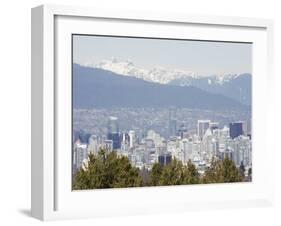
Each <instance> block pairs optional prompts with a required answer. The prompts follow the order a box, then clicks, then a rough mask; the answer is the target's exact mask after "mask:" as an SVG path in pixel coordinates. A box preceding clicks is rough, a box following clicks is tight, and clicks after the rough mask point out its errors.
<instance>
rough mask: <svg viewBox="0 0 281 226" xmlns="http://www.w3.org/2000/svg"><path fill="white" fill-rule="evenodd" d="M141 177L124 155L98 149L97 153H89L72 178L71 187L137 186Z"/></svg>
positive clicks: (139, 184) (140, 181)
mask: <svg viewBox="0 0 281 226" xmlns="http://www.w3.org/2000/svg"><path fill="white" fill-rule="evenodd" d="M141 185H142V179H141V177H140V175H139V170H138V169H137V168H136V167H133V166H132V165H131V163H130V161H129V159H128V158H127V157H125V156H118V155H117V153H116V152H110V153H107V152H106V151H105V150H100V151H99V153H98V155H94V154H90V155H89V158H88V162H87V164H85V165H84V167H82V168H81V169H80V170H79V171H78V172H77V173H76V176H75V178H74V183H73V189H75V190H76V189H79V190H80V189H94V188H124V187H139V186H141Z"/></svg>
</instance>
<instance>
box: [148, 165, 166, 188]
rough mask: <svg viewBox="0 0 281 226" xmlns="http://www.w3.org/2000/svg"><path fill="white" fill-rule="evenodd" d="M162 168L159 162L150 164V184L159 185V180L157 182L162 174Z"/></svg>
mask: <svg viewBox="0 0 281 226" xmlns="http://www.w3.org/2000/svg"><path fill="white" fill-rule="evenodd" d="M162 170H163V167H162V166H161V165H160V164H159V163H154V164H153V166H152V170H151V173H150V179H149V181H150V183H149V184H150V185H151V186H159V185H160V182H159V179H160V177H161V175H162Z"/></svg>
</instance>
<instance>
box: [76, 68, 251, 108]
mask: <svg viewBox="0 0 281 226" xmlns="http://www.w3.org/2000/svg"><path fill="white" fill-rule="evenodd" d="M121 72H122V71H120V73H121ZM120 73H115V72H113V71H111V70H108V69H107V70H105V69H102V68H94V67H89V66H87V67H86V66H81V65H78V64H73V107H74V108H93V107H102V108H106V107H170V106H175V107H186V108H193V109H209V110H249V106H246V105H245V104H243V103H241V102H239V101H237V100H235V99H233V98H230V97H227V96H225V95H222V94H218V93H212V92H211V91H206V90H205V89H201V88H198V87H195V86H193V85H181V82H182V80H186V78H187V76H186V77H184V76H183V77H177V78H176V79H173V80H169V82H166V83H160V82H155V81H147V79H144V78H140V77H137V76H132V75H130V74H120ZM122 73H124V71H123V72H122ZM163 73H164V72H163ZM191 77H192V76H191ZM239 77H240V76H239ZM198 81H199V80H198ZM200 85H205V83H204V82H202V84H201V83H200Z"/></svg>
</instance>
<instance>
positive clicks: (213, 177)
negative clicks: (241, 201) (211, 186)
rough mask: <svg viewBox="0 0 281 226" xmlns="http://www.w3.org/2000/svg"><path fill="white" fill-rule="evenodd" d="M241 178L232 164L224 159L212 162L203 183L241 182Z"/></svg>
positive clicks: (229, 160) (227, 159)
mask: <svg viewBox="0 0 281 226" xmlns="http://www.w3.org/2000/svg"><path fill="white" fill-rule="evenodd" d="M242 181H243V177H242V176H241V175H240V171H239V169H237V168H236V166H235V164H234V162H233V161H232V160H231V159H229V158H228V157H226V158H225V159H224V160H222V161H220V160H215V159H213V160H212V163H211V166H210V167H209V169H207V170H206V172H205V175H204V177H203V183H231V182H242Z"/></svg>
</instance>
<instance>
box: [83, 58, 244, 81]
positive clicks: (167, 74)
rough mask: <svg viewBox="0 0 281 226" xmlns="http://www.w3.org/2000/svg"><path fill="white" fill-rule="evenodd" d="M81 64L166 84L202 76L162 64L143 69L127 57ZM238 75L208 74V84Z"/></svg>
mask: <svg viewBox="0 0 281 226" xmlns="http://www.w3.org/2000/svg"><path fill="white" fill-rule="evenodd" d="M83 66H87V67H93V68H99V69H103V70H107V71H112V72H114V73H117V74H120V75H123V76H131V77H135V78H139V79H143V80H145V81H149V82H155V83H160V84H168V83H170V82H171V81H174V80H180V81H182V82H181V84H180V85H182V86H188V85H189V84H190V82H189V81H190V80H191V79H199V78H202V76H198V75H197V74H196V73H194V72H191V71H185V70H180V69H166V68H164V67H162V66H155V67H154V68H151V69H144V68H140V67H137V66H136V65H134V63H133V62H132V61H131V60H129V59H127V60H119V59H117V58H114V57H112V58H110V59H109V60H102V61H100V62H97V63H85V64H83ZM238 76H239V74H219V75H212V76H208V77H211V78H212V80H213V81H211V80H208V84H209V85H211V84H212V83H215V84H219V85H222V84H224V83H225V82H228V81H230V80H232V79H234V78H236V77H238Z"/></svg>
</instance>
